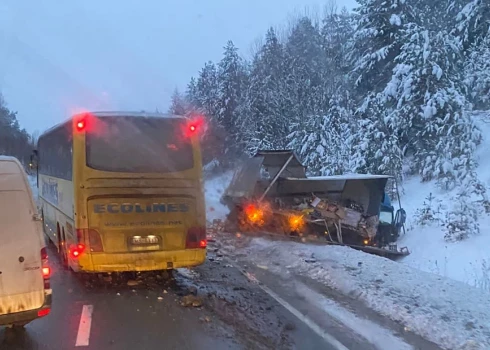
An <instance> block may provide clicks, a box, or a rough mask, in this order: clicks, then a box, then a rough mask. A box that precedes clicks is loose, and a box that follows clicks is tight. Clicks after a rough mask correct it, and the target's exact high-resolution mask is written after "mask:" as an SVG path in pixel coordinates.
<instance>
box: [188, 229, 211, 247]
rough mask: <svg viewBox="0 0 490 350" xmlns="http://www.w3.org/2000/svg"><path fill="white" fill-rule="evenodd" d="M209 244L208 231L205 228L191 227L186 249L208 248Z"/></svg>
mask: <svg viewBox="0 0 490 350" xmlns="http://www.w3.org/2000/svg"><path fill="white" fill-rule="evenodd" d="M207 245H208V242H207V240H206V229H205V228H204V227H191V228H190V229H189V230H188V231H187V236H186V240H185V248H186V249H198V248H202V249H204V248H206V247H207Z"/></svg>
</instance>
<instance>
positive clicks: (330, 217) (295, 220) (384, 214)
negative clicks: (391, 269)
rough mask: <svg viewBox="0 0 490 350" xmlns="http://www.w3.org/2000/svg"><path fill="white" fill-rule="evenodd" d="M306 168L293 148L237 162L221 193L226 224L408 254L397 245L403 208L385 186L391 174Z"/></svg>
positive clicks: (244, 229)
mask: <svg viewBox="0 0 490 350" xmlns="http://www.w3.org/2000/svg"><path fill="white" fill-rule="evenodd" d="M306 173H307V172H306V167H305V166H304V165H303V164H302V163H301V161H300V160H299V158H298V157H297V155H296V154H295V152H294V151H291V150H278V151H258V152H257V153H256V154H255V156H254V157H252V158H250V159H248V160H246V161H245V162H243V163H242V164H241V166H240V167H239V168H238V169H237V171H236V172H235V174H234V176H233V179H232V181H231V183H230V185H229V186H228V188H227V189H226V191H225V193H224V194H223V197H222V202H223V203H224V204H226V205H227V206H228V207H229V209H230V214H229V216H228V219H227V221H226V223H225V226H226V230H227V231H228V232H233V231H232V230H238V231H240V232H267V233H272V234H280V235H287V236H289V237H298V238H300V239H301V240H302V241H306V240H308V241H319V242H324V243H329V244H340V245H348V246H351V247H353V248H356V249H361V250H364V251H367V252H371V253H374V254H378V255H385V256H389V255H394V256H396V255H407V254H408V250H407V249H406V248H402V249H401V250H398V248H397V246H396V241H397V239H398V237H399V236H400V232H401V231H402V230H404V223H405V220H406V213H405V211H404V210H403V209H402V208H401V205H400V208H399V209H398V210H396V211H395V208H394V206H393V205H392V203H391V199H390V197H389V195H388V193H387V189H386V187H387V183H388V181H389V180H393V179H392V177H391V176H387V175H364V174H349V175H339V176H324V177H308V176H307V175H306ZM392 182H393V181H392ZM398 203H399V204H400V202H399V201H398Z"/></svg>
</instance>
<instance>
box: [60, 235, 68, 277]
mask: <svg viewBox="0 0 490 350" xmlns="http://www.w3.org/2000/svg"><path fill="white" fill-rule="evenodd" d="M58 237H60V240H59V243H58V245H59V248H58V251H59V254H60V258H61V265H62V266H63V268H64V269H65V270H68V268H69V265H68V252H67V251H66V240H65V235H64V234H63V235H62V236H61V235H60V236H58Z"/></svg>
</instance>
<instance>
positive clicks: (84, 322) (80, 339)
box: [75, 305, 94, 346]
mask: <svg viewBox="0 0 490 350" xmlns="http://www.w3.org/2000/svg"><path fill="white" fill-rule="evenodd" d="M93 312H94V306H93V305H83V308H82V315H81V316H80V324H79V325H78V334H77V342H76V343H75V346H88V343H89V340H90V327H91V326H92V313H93Z"/></svg>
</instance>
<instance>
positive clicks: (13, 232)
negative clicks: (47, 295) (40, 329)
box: [0, 190, 44, 315]
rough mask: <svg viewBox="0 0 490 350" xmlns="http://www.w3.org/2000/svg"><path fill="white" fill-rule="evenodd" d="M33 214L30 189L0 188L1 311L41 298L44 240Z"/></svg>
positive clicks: (36, 302) (33, 305) (22, 307)
mask: <svg viewBox="0 0 490 350" xmlns="http://www.w3.org/2000/svg"><path fill="white" fill-rule="evenodd" d="M33 214H34V212H33V207H32V204H31V199H30V198H29V192H26V191H18V190H13V191H8V190H7V191H0V315H3V314H9V313H15V312H21V311H28V310H33V309H38V308H40V307H41V306H42V305H43V302H44V281H43V276H42V260H41V249H42V248H43V247H42V245H43V244H42V236H40V231H39V230H38V227H37V226H38V225H39V222H36V221H34V220H33ZM39 229H40V227H39Z"/></svg>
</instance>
